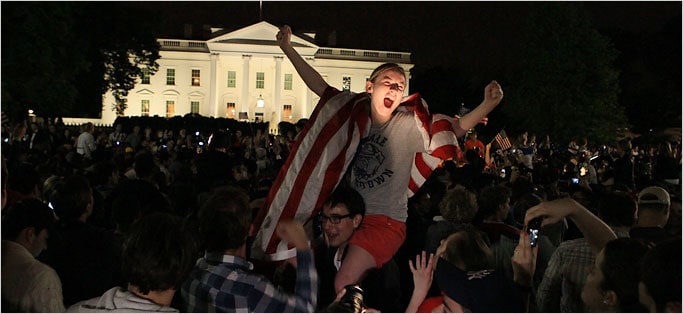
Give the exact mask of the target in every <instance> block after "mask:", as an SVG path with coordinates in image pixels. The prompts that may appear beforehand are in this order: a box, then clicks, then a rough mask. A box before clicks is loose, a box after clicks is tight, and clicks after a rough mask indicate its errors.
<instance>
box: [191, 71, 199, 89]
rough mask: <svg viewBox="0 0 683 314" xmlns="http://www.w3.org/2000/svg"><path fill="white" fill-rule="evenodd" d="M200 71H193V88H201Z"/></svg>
mask: <svg viewBox="0 0 683 314" xmlns="http://www.w3.org/2000/svg"><path fill="white" fill-rule="evenodd" d="M199 73H200V72H199V70H192V86H199Z"/></svg>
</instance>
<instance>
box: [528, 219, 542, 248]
mask: <svg viewBox="0 0 683 314" xmlns="http://www.w3.org/2000/svg"><path fill="white" fill-rule="evenodd" d="M540 229H541V217H536V218H534V219H531V220H530V221H529V224H528V225H527V227H526V232H527V234H529V245H531V247H536V245H537V244H538V232H539V230H540Z"/></svg>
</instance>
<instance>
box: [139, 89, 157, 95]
mask: <svg viewBox="0 0 683 314" xmlns="http://www.w3.org/2000/svg"><path fill="white" fill-rule="evenodd" d="M136 93H137V94H138V95H154V92H153V91H151V90H149V89H147V88H143V89H141V90H139V91H137V92H136Z"/></svg>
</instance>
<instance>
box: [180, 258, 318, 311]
mask: <svg viewBox="0 0 683 314" xmlns="http://www.w3.org/2000/svg"><path fill="white" fill-rule="evenodd" d="M296 261H297V272H296V274H297V275H296V276H297V280H296V288H295V295H290V294H287V293H285V292H283V291H281V290H279V289H278V288H277V287H276V286H275V285H274V284H273V283H271V282H270V281H269V280H268V279H267V278H266V277H264V276H263V275H261V274H258V273H255V272H254V271H252V267H253V266H252V264H251V263H249V262H248V261H246V260H244V259H243V258H241V257H237V256H232V255H223V254H220V253H209V252H207V253H206V254H204V257H203V258H200V259H199V260H198V261H197V264H196V265H195V267H194V269H193V270H192V273H191V274H190V277H189V278H188V280H186V281H185V283H184V284H183V286H182V289H181V296H182V300H183V304H184V306H185V309H186V310H187V311H188V312H204V313H206V312H242V313H244V312H260V313H276V312H279V313H285V312H308V313H312V312H313V311H315V306H316V301H317V300H316V298H317V291H318V275H317V273H316V271H315V266H314V264H313V252H312V251H311V250H306V251H297V254H296Z"/></svg>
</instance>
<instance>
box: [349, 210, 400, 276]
mask: <svg viewBox="0 0 683 314" xmlns="http://www.w3.org/2000/svg"><path fill="white" fill-rule="evenodd" d="M405 239H406V224H405V223H404V222H400V221H398V220H393V219H391V218H389V217H387V216H384V215H367V216H365V217H364V218H363V222H362V223H361V224H360V228H358V230H356V232H354V233H353V236H351V240H349V244H353V245H357V246H359V247H362V248H363V249H365V250H366V251H368V253H370V255H372V257H373V258H374V259H375V263H376V264H377V268H380V267H382V265H384V264H385V263H386V262H388V261H389V260H390V259H391V258H392V257H394V254H396V252H397V251H398V248H399V247H401V244H403V241H404V240H405Z"/></svg>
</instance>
